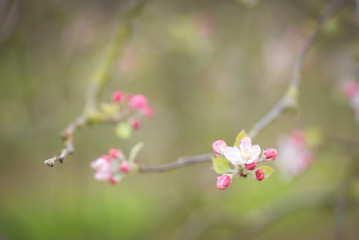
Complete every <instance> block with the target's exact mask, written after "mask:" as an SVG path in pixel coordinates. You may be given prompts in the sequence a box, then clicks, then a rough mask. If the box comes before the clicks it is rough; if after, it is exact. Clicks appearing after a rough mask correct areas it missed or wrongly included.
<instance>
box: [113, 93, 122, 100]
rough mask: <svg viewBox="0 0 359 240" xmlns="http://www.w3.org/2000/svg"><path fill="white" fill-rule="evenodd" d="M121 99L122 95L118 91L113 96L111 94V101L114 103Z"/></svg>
mask: <svg viewBox="0 0 359 240" xmlns="http://www.w3.org/2000/svg"><path fill="white" fill-rule="evenodd" d="M122 97H123V93H122V92H120V91H115V92H114V93H113V94H112V100H113V101H114V102H120V101H121V100H122Z"/></svg>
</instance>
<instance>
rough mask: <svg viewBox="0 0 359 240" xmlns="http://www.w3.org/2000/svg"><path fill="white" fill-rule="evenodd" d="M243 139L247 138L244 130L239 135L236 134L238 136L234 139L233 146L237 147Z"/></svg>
mask: <svg viewBox="0 0 359 240" xmlns="http://www.w3.org/2000/svg"><path fill="white" fill-rule="evenodd" d="M244 137H247V133H246V132H245V131H244V130H242V131H241V132H240V133H238V135H237V137H236V142H235V143H234V146H237V147H239V143H240V142H241V140H242V139H243V138H244Z"/></svg>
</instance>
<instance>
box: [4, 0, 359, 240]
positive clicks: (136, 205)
mask: <svg viewBox="0 0 359 240" xmlns="http://www.w3.org/2000/svg"><path fill="white" fill-rule="evenodd" d="M130 3H131V1H130V0H128V1H122V0H121V1H114V0H113V1H110V0H107V1H100V0H90V1H89V0H86V1H85V0H79V1H70V0H62V1H60V0H48V1H36V0H27V1H16V0H2V1H0V18H1V21H0V35H1V36H0V151H1V158H0V159H1V160H0V239H158V240H160V239H263V240H264V239H318V238H321V239H335V238H337V239H340V238H343V236H345V237H346V238H347V239H358V234H359V229H358V223H359V200H358V199H359V198H358V195H359V186H358V185H359V183H358V182H359V180H356V181H353V182H350V184H346V181H345V180H344V182H343V180H342V179H343V178H344V179H345V176H346V175H347V172H346V171H347V168H348V164H349V163H350V162H351V161H352V159H353V158H354V159H355V158H358V146H359V145H358V144H357V143H358V140H359V139H358V136H359V128H358V124H357V123H356V121H355V118H354V113H353V111H352V109H351V108H350V106H349V104H348V101H347V99H346V98H345V97H344V96H343V94H342V92H341V84H342V82H343V81H344V79H348V78H352V79H354V80H359V79H358V73H359V67H358V61H357V60H358V57H359V44H358V26H357V25H356V21H355V19H356V12H355V3H354V1H348V3H347V4H345V5H344V6H343V7H342V9H341V10H340V12H338V14H336V15H335V16H334V17H332V18H331V19H330V20H329V21H328V22H327V24H326V25H325V27H324V29H323V31H322V33H321V35H320V38H319V39H318V41H316V43H315V44H314V45H313V46H312V48H311V50H310V52H309V54H308V55H307V56H306V59H305V64H304V71H303V75H302V78H303V81H302V84H301V86H300V92H301V93H300V106H299V112H298V113H297V114H286V115H283V116H282V117H281V118H280V119H278V120H277V121H276V122H275V123H274V124H272V125H270V126H269V127H267V128H266V129H265V130H264V131H263V132H261V134H260V135H259V136H258V137H257V138H256V139H255V142H256V143H258V144H260V145H261V146H263V147H271V146H276V145H277V142H278V138H280V136H281V135H282V134H285V133H286V132H288V131H291V130H292V129H307V128H311V127H313V126H314V127H315V128H317V129H319V130H320V132H322V133H323V135H324V136H330V137H329V138H330V139H337V141H332V140H330V141H329V140H327V139H326V137H323V138H322V140H323V142H322V143H321V144H320V147H318V148H316V149H315V158H314V163H313V165H312V166H311V167H310V168H309V169H308V170H307V171H305V172H304V173H302V174H301V175H300V176H297V177H296V178H294V179H293V180H291V181H288V180H287V181H283V178H281V173H280V172H279V171H275V172H274V173H273V175H272V177H271V178H269V179H268V180H266V181H263V182H258V181H255V180H253V179H243V178H237V179H235V180H234V181H233V183H232V184H231V185H230V187H229V188H228V189H227V190H225V191H220V190H218V189H217V188H216V185H215V183H216V180H217V179H216V176H217V175H216V174H215V173H214V172H213V171H212V170H211V164H210V163H208V164H199V165H193V166H189V167H186V168H182V169H178V170H174V171H170V172H165V173H148V174H139V175H131V176H129V177H127V178H125V179H124V180H123V181H122V182H120V183H119V184H117V185H116V186H112V185H110V184H108V183H103V182H96V181H95V180H94V179H93V170H92V169H91V168H90V166H89V163H90V162H91V161H93V160H94V159H96V158H97V157H98V156H100V155H101V154H104V153H106V152H107V151H108V149H109V148H110V147H119V148H121V149H123V151H124V152H128V151H129V150H130V148H131V147H132V146H133V145H134V144H136V143H137V142H139V141H143V142H144V143H145V147H144V149H143V150H142V151H141V152H140V155H139V161H141V162H142V163H144V164H147V165H158V164H163V163H168V162H172V161H175V160H176V159H177V158H178V157H179V156H182V155H195V154H201V153H207V152H210V151H211V144H212V142H213V141H215V140H217V139H224V140H225V141H227V142H232V141H233V139H234V138H235V136H236V134H237V133H238V132H239V131H240V130H241V129H247V130H249V129H250V128H251V126H252V125H253V124H254V123H255V122H256V121H258V120H259V119H260V118H261V117H263V116H264V114H266V113H267V112H268V111H269V110H270V108H271V107H272V106H273V105H274V104H275V103H276V102H277V101H278V100H279V99H280V98H281V96H282V95H283V93H284V91H285V89H286V87H287V84H288V81H289V79H290V74H291V69H292V65H293V60H294V58H295V56H296V54H297V52H298V51H299V49H300V46H301V44H302V43H303V41H304V39H305V36H307V35H308V33H309V32H310V31H311V30H312V29H313V26H314V24H315V21H316V19H317V17H318V15H319V13H320V11H321V10H322V9H324V8H325V7H326V6H327V5H328V3H329V1H326V0H320V1H311V0H305V1H302V0H293V1H285V0H257V1H255V0H237V1H235V0H197V1H190V0H182V1H174V0H170V1H168V0H150V1H148V2H147V3H146V4H145V6H144V9H143V11H142V13H141V14H139V15H138V16H137V17H136V18H135V19H134V21H133V22H132V24H133V29H134V31H133V34H132V37H131V41H130V43H129V44H128V46H127V47H126V50H125V52H124V54H123V55H122V56H121V57H119V59H118V61H117V63H116V65H115V68H114V69H113V71H111V72H110V76H111V80H110V82H109V84H108V85H107V86H106V87H105V92H104V95H103V101H110V100H111V94H112V92H113V91H114V90H116V89H119V90H122V91H125V92H133V93H143V94H145V95H146V96H148V98H149V100H150V103H151V104H152V105H153V107H154V109H155V117H154V118H153V119H152V120H149V121H144V122H143V125H142V128H141V129H140V130H139V131H135V132H134V133H133V134H132V136H131V138H130V139H129V140H121V139H119V138H117V137H116V135H115V134H114V128H113V126H110V125H99V126H95V127H90V128H84V129H82V130H81V131H80V132H78V134H77V135H76V143H75V147H76V153H75V154H74V155H73V156H70V157H68V158H67V159H66V162H65V164H62V165H56V167H54V168H48V167H46V166H45V165H44V164H43V161H44V160H45V159H47V158H49V157H51V156H53V155H54V154H58V152H59V150H60V149H61V146H62V143H61V141H60V138H59V133H60V132H61V130H62V129H63V128H64V127H65V126H66V125H67V124H68V123H69V122H70V121H72V120H73V119H74V118H75V117H76V116H77V115H79V113H81V111H82V109H83V105H84V96H85V93H86V90H87V87H88V84H89V79H90V78H91V75H92V74H93V71H94V69H95V68H96V67H97V66H98V65H99V63H100V62H101V59H102V57H103V53H104V50H105V48H106V45H107V44H108V42H109V41H110V39H111V35H112V33H113V31H114V29H115V27H116V26H117V24H118V22H119V19H120V17H121V16H122V14H123V12H125V11H126V9H127V8H128V6H129V4H130ZM341 184H344V185H343V186H344V187H341V186H342V185H341ZM341 189H347V191H344V192H341V191H340V190H341ZM342 196H345V198H344V200H345V201H341V200H342V199H343V197H342ZM338 203H339V204H338ZM343 232H344V234H343ZM336 236H337V237H336Z"/></svg>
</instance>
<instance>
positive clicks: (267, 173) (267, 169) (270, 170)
mask: <svg viewBox="0 0 359 240" xmlns="http://www.w3.org/2000/svg"><path fill="white" fill-rule="evenodd" d="M259 169H261V170H263V171H264V174H265V178H269V177H270V175H272V173H273V168H271V167H269V166H260V167H259Z"/></svg>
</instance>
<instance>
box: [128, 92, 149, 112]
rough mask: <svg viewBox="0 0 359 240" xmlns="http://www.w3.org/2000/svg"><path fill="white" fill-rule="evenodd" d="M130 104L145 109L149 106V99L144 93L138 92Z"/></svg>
mask: <svg viewBox="0 0 359 240" xmlns="http://www.w3.org/2000/svg"><path fill="white" fill-rule="evenodd" d="M129 104H130V106H131V107H134V108H137V109H145V108H146V107H147V106H148V100H147V97H145V96H144V95H142V94H136V95H134V96H132V97H131V98H130V100H129Z"/></svg>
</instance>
